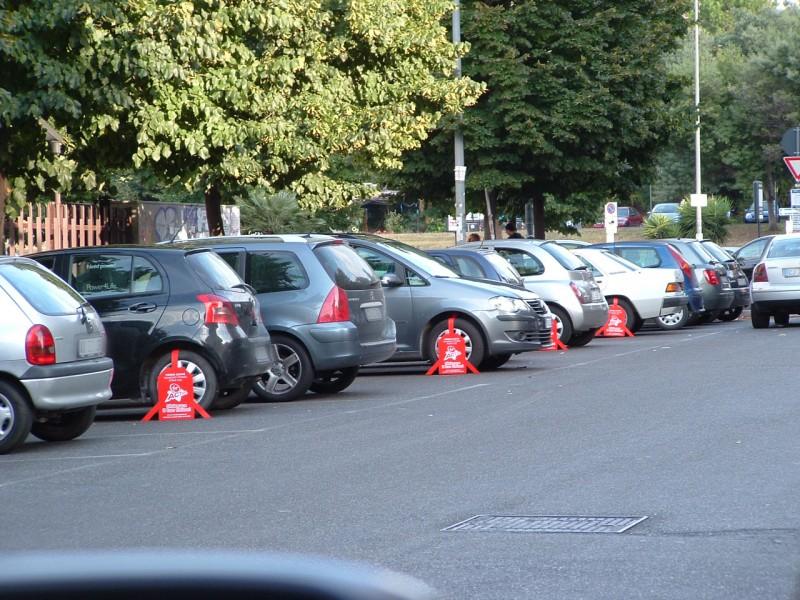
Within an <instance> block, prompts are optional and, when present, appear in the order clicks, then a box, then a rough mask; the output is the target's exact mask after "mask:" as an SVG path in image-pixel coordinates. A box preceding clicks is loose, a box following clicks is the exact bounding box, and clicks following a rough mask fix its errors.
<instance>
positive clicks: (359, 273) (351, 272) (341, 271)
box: [314, 242, 378, 290]
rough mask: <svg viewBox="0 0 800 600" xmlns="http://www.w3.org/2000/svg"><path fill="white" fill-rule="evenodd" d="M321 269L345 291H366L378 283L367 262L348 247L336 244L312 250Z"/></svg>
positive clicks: (324, 245) (323, 245)
mask: <svg viewBox="0 0 800 600" xmlns="http://www.w3.org/2000/svg"><path fill="white" fill-rule="evenodd" d="M314 254H315V255H316V256H317V258H318V259H319V262H320V263H322V267H323V268H324V269H325V271H326V272H327V273H328V275H329V276H330V277H331V279H333V281H334V282H336V285H338V286H339V287H341V288H343V289H345V290H367V289H369V288H371V287H374V286H375V284H377V283H378V276H377V275H375V271H373V270H372V267H370V266H369V264H368V263H367V261H365V260H364V259H363V258H361V257H360V256H359V255H358V254H356V252H355V250H353V249H352V248H351V247H350V246H345V245H344V244H342V243H340V242H337V243H331V244H322V245H320V246H317V247H316V248H314Z"/></svg>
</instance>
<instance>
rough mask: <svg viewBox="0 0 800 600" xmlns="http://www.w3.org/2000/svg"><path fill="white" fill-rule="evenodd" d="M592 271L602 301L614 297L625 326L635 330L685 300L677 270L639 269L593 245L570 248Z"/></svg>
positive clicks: (679, 307)
mask: <svg viewBox="0 0 800 600" xmlns="http://www.w3.org/2000/svg"><path fill="white" fill-rule="evenodd" d="M573 252H574V253H575V255H576V256H577V257H578V258H580V259H581V260H582V261H583V262H584V263H586V265H587V266H588V267H589V268H590V269H591V270H592V275H594V279H595V281H596V282H597V285H599V286H600V289H601V290H602V291H603V295H605V297H606V301H607V302H608V303H609V304H612V303H613V302H614V301H615V300H616V301H617V304H619V306H621V307H622V309H623V310H624V311H625V313H626V315H627V327H628V329H630V330H631V331H632V332H634V333H636V332H637V331H639V329H641V327H642V325H643V324H644V322H645V321H646V320H648V319H655V318H658V317H659V316H662V315H670V314H673V313H676V312H679V311H680V310H683V308H684V307H685V306H686V305H687V304H688V303H689V299H688V297H687V296H686V293H685V292H684V291H683V273H681V271H680V269H642V268H641V267H639V266H638V265H635V264H634V263H632V262H629V261H627V260H625V259H624V258H622V257H620V256H617V255H616V254H613V253H611V252H609V251H608V250H600V249H597V248H579V249H577V250H573Z"/></svg>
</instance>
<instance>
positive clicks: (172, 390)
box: [164, 383, 189, 402]
mask: <svg viewBox="0 0 800 600" xmlns="http://www.w3.org/2000/svg"><path fill="white" fill-rule="evenodd" d="M188 394H189V392H187V391H186V390H184V389H182V388H181V386H179V385H178V384H177V383H171V384H170V386H169V389H168V390H167V399H166V400H165V401H164V402H180V401H181V400H182V399H183V397H184V396H187V395H188Z"/></svg>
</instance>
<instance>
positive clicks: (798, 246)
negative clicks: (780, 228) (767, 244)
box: [767, 238, 800, 258]
mask: <svg viewBox="0 0 800 600" xmlns="http://www.w3.org/2000/svg"><path fill="white" fill-rule="evenodd" d="M793 256H800V238H784V239H776V240H775V241H774V242H772V247H771V248H770V249H769V252H768V253H767V258H784V257H793Z"/></svg>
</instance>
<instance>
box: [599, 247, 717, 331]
mask: <svg viewBox="0 0 800 600" xmlns="http://www.w3.org/2000/svg"><path fill="white" fill-rule="evenodd" d="M590 247H591V248H604V249H606V250H609V251H611V252H613V253H614V254H617V255H618V256H621V257H622V258H626V259H628V260H629V261H631V262H632V263H635V264H637V265H639V266H640V267H642V268H643V269H658V268H661V269H678V270H680V271H681V272H682V273H683V279H684V282H683V285H684V290H685V291H686V295H687V296H688V297H689V310H688V311H685V310H683V311H680V312H677V313H674V314H672V315H665V316H662V317H658V318H657V319H656V323H657V324H658V326H659V327H660V328H662V329H679V328H681V327H683V326H684V325H685V324H686V323H687V321H689V319H690V318H692V317H693V316H698V315H701V314H702V313H704V312H705V305H704V302H703V291H702V284H701V282H700V281H699V280H698V278H697V274H696V272H695V269H694V266H693V264H692V263H693V261H692V260H687V259H686V258H684V257H683V255H682V254H681V253H680V252H679V251H678V249H677V248H676V247H675V246H673V245H672V244H670V243H668V242H664V241H660V240H647V241H640V242H616V243H614V244H594V245H592V246H590Z"/></svg>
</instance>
